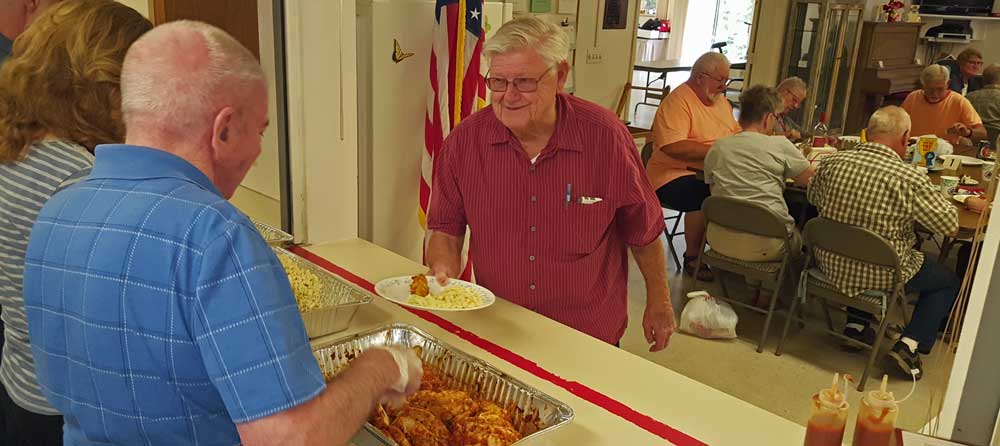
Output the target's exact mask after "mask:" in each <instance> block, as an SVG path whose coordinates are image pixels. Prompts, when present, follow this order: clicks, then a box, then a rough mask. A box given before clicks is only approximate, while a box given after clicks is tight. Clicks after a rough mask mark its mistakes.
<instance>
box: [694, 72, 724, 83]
mask: <svg viewBox="0 0 1000 446" xmlns="http://www.w3.org/2000/svg"><path fill="white" fill-rule="evenodd" d="M701 74H703V75H705V76H708V78H709V79H711V80H713V81H716V82H718V83H720V84H723V85H729V78H728V77H721V78H717V77H715V76H712V75H711V74H708V73H701Z"/></svg>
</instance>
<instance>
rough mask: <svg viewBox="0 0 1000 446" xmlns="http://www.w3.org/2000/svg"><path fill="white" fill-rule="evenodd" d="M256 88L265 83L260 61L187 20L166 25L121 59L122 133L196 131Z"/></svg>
mask: <svg viewBox="0 0 1000 446" xmlns="http://www.w3.org/2000/svg"><path fill="white" fill-rule="evenodd" d="M258 84H259V85H266V81H265V78H264V71H263V69H261V66H260V63H259V62H257V59H256V58H255V57H254V55H253V53H251V52H250V51H249V50H247V49H246V47H244V46H243V45H242V44H240V43H239V42H238V41H237V40H236V39H234V38H233V37H232V36H230V35H229V34H227V33H226V32H225V31H223V30H221V29H219V28H217V27H215V26H212V25H209V24H207V23H202V22H196V21H191V20H179V21H175V22H169V23H166V24H163V25H160V26H157V27H155V28H153V30H151V31H149V32H148V33H146V34H145V35H143V36H142V37H141V38H140V39H139V40H137V41H136V42H135V43H134V44H133V45H132V47H131V48H130V49H129V51H128V54H127V55H126V56H125V61H124V63H123V65H122V75H121V90H122V91H121V94H122V117H123V119H124V121H125V126H126V130H129V129H130V128H131V127H132V125H135V124H138V123H139V122H143V123H149V124H150V125H156V126H158V127H159V128H165V129H171V130H174V131H180V130H191V131H197V130H198V129H201V128H204V127H205V126H207V125H211V120H212V117H213V116H214V114H215V113H217V112H218V110H219V108H221V107H223V106H227V105H236V104H234V102H237V101H238V100H239V98H241V97H243V96H245V91H246V90H248V89H250V88H253V87H254V86H255V85H258ZM226 102H228V103H227V104H224V103H226Z"/></svg>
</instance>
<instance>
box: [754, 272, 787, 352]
mask: <svg viewBox="0 0 1000 446" xmlns="http://www.w3.org/2000/svg"><path fill="white" fill-rule="evenodd" d="M787 264H788V260H787V256H786V260H785V261H784V262H782V265H781V269H780V270H779V271H778V280H777V282H775V284H774V292H773V293H771V303H770V304H769V305H768V306H767V316H766V317H765V318H764V329H763V330H761V333H760V342H758V343H757V353H762V352H764V343H765V342H767V332H768V331H769V330H770V329H771V319H773V318H774V307H775V306H776V305H777V304H778V298H779V296H780V295H781V288H782V287H781V285H783V284H784V283H785V269H786V268H787V266H788V265H787ZM757 292H758V293H759V292H760V289H759V288H758V290H757ZM792 314H794V313H791V312H789V319H791V315H792ZM785 325H786V326H787V325H788V324H785Z"/></svg>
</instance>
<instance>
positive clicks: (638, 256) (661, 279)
mask: <svg viewBox="0 0 1000 446" xmlns="http://www.w3.org/2000/svg"><path fill="white" fill-rule="evenodd" d="M632 256H633V257H635V263H637V264H638V265H639V271H640V272H642V278H643V279H644V280H645V282H646V290H647V293H646V295H647V296H652V295H655V294H654V293H649V292H648V291H649V290H666V293H667V296H668V298H669V296H670V291H669V289H670V288H669V286H668V284H667V262H666V255H665V254H664V251H663V243H662V242H661V241H660V238H659V237H657V238H656V240H653V242H652V243H650V244H648V245H646V246H633V247H632Z"/></svg>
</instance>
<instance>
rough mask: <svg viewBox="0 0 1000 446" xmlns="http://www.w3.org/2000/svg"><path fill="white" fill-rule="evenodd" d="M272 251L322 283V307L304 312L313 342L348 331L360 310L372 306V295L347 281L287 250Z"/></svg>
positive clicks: (274, 248)
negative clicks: (369, 304) (370, 304)
mask: <svg viewBox="0 0 1000 446" xmlns="http://www.w3.org/2000/svg"><path fill="white" fill-rule="evenodd" d="M271 249H273V250H274V253H275V254H277V255H279V256H284V257H287V258H289V259H291V260H292V262H295V264H296V265H297V266H298V267H299V268H302V269H304V270H307V271H311V272H312V273H313V274H316V277H318V278H319V280H320V282H321V283H322V287H323V288H322V292H321V296H320V300H321V301H322V302H323V303H324V306H323V308H320V309H318V310H313V311H307V312H305V313H302V321H303V322H305V325H306V333H307V334H308V335H309V338H310V339H311V338H318V337H320V336H325V335H328V334H330V333H337V332H339V331H344V330H346V329H347V327H349V326H350V324H351V319H353V318H354V313H356V312H357V311H358V307H360V306H361V305H364V304H368V303H371V301H372V298H373V296H372V295H371V293H369V292H367V291H365V290H364V289H362V288H360V287H358V286H356V285H354V284H353V283H350V282H348V281H347V280H345V279H344V278H342V277H340V276H338V275H336V274H334V273H331V272H330V271H327V270H325V269H323V268H321V267H319V266H317V265H316V264H314V263H312V262H310V261H308V260H306V259H303V258H302V257H299V256H297V255H295V254H293V253H292V252H290V251H288V250H286V249H284V248H279V247H277V246H273V247H271Z"/></svg>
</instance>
